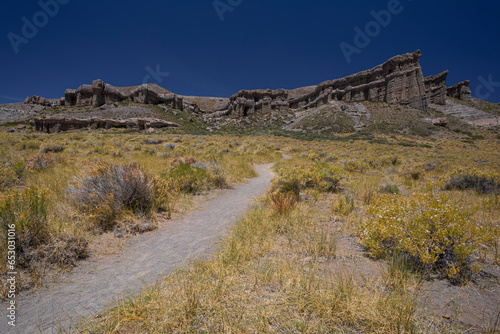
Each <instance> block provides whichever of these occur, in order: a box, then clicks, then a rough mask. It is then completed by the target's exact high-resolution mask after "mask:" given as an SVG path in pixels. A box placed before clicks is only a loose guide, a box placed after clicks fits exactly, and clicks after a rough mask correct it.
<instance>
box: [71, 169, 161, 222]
mask: <svg viewBox="0 0 500 334" xmlns="http://www.w3.org/2000/svg"><path fill="white" fill-rule="evenodd" d="M67 194H68V198H69V200H70V202H71V203H72V205H73V206H74V207H75V208H76V209H77V210H79V211H80V212H83V213H86V214H89V215H90V217H91V218H92V219H93V220H94V221H95V222H96V223H97V224H98V226H99V227H101V228H103V229H104V230H106V229H109V228H111V227H113V225H114V220H115V218H116V217H117V216H118V214H119V213H120V212H122V210H130V211H132V212H134V213H143V214H149V213H151V211H152V208H153V204H154V199H155V198H154V195H155V194H154V183H153V180H152V179H151V178H150V177H149V176H148V175H147V174H146V173H144V172H143V171H142V170H141V168H140V167H139V166H138V165H137V164H128V165H118V164H112V163H104V162H98V163H96V164H94V165H92V166H90V168H88V169H87V170H86V171H84V172H83V173H81V174H80V175H78V176H77V177H76V178H75V179H74V180H73V182H72V184H70V186H69V188H68V192H67Z"/></svg>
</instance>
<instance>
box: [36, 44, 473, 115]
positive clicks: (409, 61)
mask: <svg viewBox="0 0 500 334" xmlns="http://www.w3.org/2000/svg"><path fill="white" fill-rule="evenodd" d="M421 56H422V54H421V52H420V50H417V51H415V52H412V53H407V54H403V55H399V56H395V57H393V58H391V59H389V60H388V61H386V62H385V63H383V64H381V65H378V66H376V67H374V68H372V69H370V70H366V71H363V72H359V73H356V74H353V75H350V76H347V77H344V78H340V79H335V80H329V81H325V82H322V83H320V84H319V85H317V86H308V87H302V88H297V89H293V90H285V89H277V90H271V89H257V90H241V91H239V92H238V93H236V94H234V95H233V96H231V97H230V98H229V99H224V98H210V97H193V96H185V97H183V96H179V95H176V94H174V93H172V92H170V91H168V90H166V89H164V88H162V87H159V86H157V85H154V84H143V85H140V86H136V87H114V86H112V85H109V84H106V83H104V82H103V81H102V80H94V82H92V85H82V86H80V87H79V88H78V89H77V90H74V89H67V90H66V92H65V94H64V95H65V97H64V99H62V100H61V101H60V103H59V104H65V105H68V106H92V107H94V108H95V107H100V106H102V105H104V104H115V103H117V102H120V101H123V100H126V99H130V100H131V101H133V102H135V103H141V104H165V105H166V106H167V107H168V108H173V109H184V108H185V109H188V110H190V111H192V112H196V113H207V114H209V115H208V116H209V117H220V116H225V115H230V116H231V117H233V118H239V117H245V116H249V115H251V114H253V113H256V112H262V113H270V112H273V111H277V112H283V113H285V112H288V111H289V110H298V109H309V108H316V107H319V106H322V105H325V104H330V103H333V102H334V101H342V102H361V101H372V102H386V103H390V104H402V105H409V106H411V107H414V108H417V109H420V110H424V111H426V110H427V108H428V105H429V104H434V105H444V104H446V98H447V96H450V97H455V98H458V99H462V100H470V98H471V92H470V89H469V81H464V82H461V83H458V84H456V85H454V86H452V87H450V88H446V78H447V76H448V71H445V72H442V73H440V74H437V75H434V76H429V77H426V78H424V75H423V71H422V67H421V66H420V57H421ZM46 100H47V99H43V98H40V97H32V98H29V99H27V100H26V103H38V104H43V105H47V106H48V105H50V103H48V102H47V101H46Z"/></svg>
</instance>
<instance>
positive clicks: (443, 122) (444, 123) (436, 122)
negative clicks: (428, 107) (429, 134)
mask: <svg viewBox="0 0 500 334" xmlns="http://www.w3.org/2000/svg"><path fill="white" fill-rule="evenodd" d="M432 124H433V125H435V126H442V127H446V126H447V125H448V120H447V119H446V118H445V117H442V118H435V119H433V120H432Z"/></svg>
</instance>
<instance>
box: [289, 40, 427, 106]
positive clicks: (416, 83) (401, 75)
mask: <svg viewBox="0 0 500 334" xmlns="http://www.w3.org/2000/svg"><path fill="white" fill-rule="evenodd" d="M421 55H422V54H421V52H420V51H419V50H418V51H415V52H413V53H407V54H404V55H399V56H396V57H393V58H391V59H389V60H388V61H386V62H385V63H383V64H382V65H378V66H376V67H374V68H372V69H371V70H366V71H363V72H359V73H356V74H353V75H350V76H348V77H345V78H341V79H336V80H330V81H325V82H323V83H320V84H319V85H318V86H317V88H316V89H315V90H314V91H313V92H311V93H309V94H306V95H304V96H301V97H299V98H295V99H293V100H291V101H289V103H290V107H291V108H292V109H299V108H311V107H317V106H320V105H323V104H326V103H328V102H329V101H332V100H335V101H344V102H361V101H373V102H387V103H400V104H405V105H410V106H412V107H415V108H418V109H423V110H426V109H427V104H428V98H427V95H426V91H425V85H424V76H423V73H422V68H421V67H420V63H419V60H420V57H421Z"/></svg>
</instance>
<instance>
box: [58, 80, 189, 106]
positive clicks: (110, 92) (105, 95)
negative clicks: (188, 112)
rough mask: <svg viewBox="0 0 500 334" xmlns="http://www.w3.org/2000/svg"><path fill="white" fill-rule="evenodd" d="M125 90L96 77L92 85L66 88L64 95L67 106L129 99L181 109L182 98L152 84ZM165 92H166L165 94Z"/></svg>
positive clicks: (99, 103)
mask: <svg viewBox="0 0 500 334" xmlns="http://www.w3.org/2000/svg"><path fill="white" fill-rule="evenodd" d="M125 90H126V88H125V89H124V88H117V87H114V86H112V85H109V84H106V83H104V82H103V81H102V80H100V79H98V80H94V81H93V82H92V85H81V86H80V87H79V88H78V89H77V90H74V89H66V91H65V93H64V97H65V101H66V105H68V106H79V107H80V106H92V107H94V108H95V107H100V106H102V105H104V104H113V103H115V102H121V101H124V100H127V99H130V100H131V101H134V102H137V103H143V104H158V103H164V104H166V105H167V106H169V107H170V108H174V109H183V103H182V98H180V97H179V96H177V95H176V94H173V93H170V92H168V91H167V90H165V89H162V88H161V87H158V86H156V85H153V84H143V85H141V86H138V87H135V88H134V89H132V90H131V91H129V92H126V91H125ZM162 90H163V92H162ZM165 92H168V93H167V94H165Z"/></svg>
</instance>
